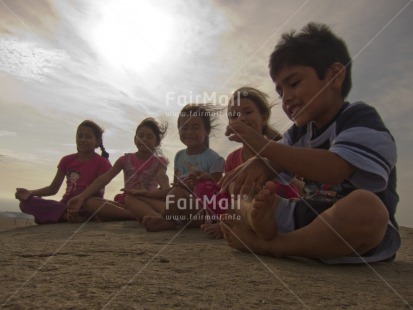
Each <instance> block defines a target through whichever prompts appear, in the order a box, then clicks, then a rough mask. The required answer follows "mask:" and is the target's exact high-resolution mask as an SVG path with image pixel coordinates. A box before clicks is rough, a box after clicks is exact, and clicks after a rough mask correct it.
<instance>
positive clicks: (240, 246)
mask: <svg viewBox="0 0 413 310" xmlns="http://www.w3.org/2000/svg"><path fill="white" fill-rule="evenodd" d="M220 225H221V229H222V232H223V235H224V238H225V240H226V241H227V243H228V245H229V246H230V247H232V248H234V249H236V250H239V251H243V252H252V253H256V254H259V255H271V253H270V251H269V245H267V243H269V241H265V240H262V239H260V238H259V237H258V236H257V234H256V233H255V232H254V231H253V230H251V229H250V228H249V227H248V226H247V225H246V223H245V222H244V221H243V220H242V219H241V220H237V219H234V217H233V216H232V215H231V214H223V215H222V216H221V223H220Z"/></svg>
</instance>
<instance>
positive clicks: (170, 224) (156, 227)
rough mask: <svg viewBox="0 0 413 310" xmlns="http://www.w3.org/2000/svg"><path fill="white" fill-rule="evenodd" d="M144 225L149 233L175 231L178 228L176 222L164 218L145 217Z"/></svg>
mask: <svg viewBox="0 0 413 310" xmlns="http://www.w3.org/2000/svg"><path fill="white" fill-rule="evenodd" d="M142 225H143V226H144V227H145V228H146V230H147V231H161V230H173V229H175V228H176V222H175V221H167V220H166V219H165V218H164V217H163V216H144V217H143V219H142Z"/></svg>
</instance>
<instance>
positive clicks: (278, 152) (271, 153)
mask: <svg viewBox="0 0 413 310" xmlns="http://www.w3.org/2000/svg"><path fill="white" fill-rule="evenodd" d="M252 131H253V130H252V129H251V128H250V127H248V126H247V125H245V124H244V123H242V122H237V123H234V124H232V125H231V128H229V129H228V130H227V133H226V134H227V135H230V140H234V139H235V137H236V136H238V138H239V137H241V138H242V139H243V140H244V141H246V145H247V146H248V148H250V149H251V150H253V151H254V152H257V153H258V152H259V155H260V156H262V157H265V158H268V159H269V160H270V162H271V165H272V166H273V168H274V169H275V170H276V171H281V170H287V171H289V172H291V173H293V174H296V175H299V176H301V177H303V178H306V179H310V180H313V181H319V182H324V183H330V184H337V183H340V182H342V181H343V180H345V179H347V178H349V177H350V176H351V175H352V174H353V173H354V172H355V171H356V168H355V167H354V166H353V165H351V164H350V163H348V162H347V161H345V160H344V159H342V158H341V157H340V156H338V155H337V154H334V153H332V152H330V151H328V150H323V149H311V148H302V147H292V146H288V145H285V144H281V143H277V142H275V141H270V140H268V139H266V138H265V137H263V136H260V135H257V134H256V133H255V132H252Z"/></svg>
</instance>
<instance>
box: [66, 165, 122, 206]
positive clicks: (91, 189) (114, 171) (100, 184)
mask: <svg viewBox="0 0 413 310" xmlns="http://www.w3.org/2000/svg"><path fill="white" fill-rule="evenodd" d="M122 169H123V164H122V162H121V161H120V160H119V159H118V160H117V161H116V162H115V164H114V165H113V167H112V168H110V169H109V170H108V171H106V172H105V173H104V174H102V175H100V176H99V177H98V178H96V180H95V181H93V183H92V184H90V185H89V186H88V187H87V188H86V189H85V190H84V191H83V192H82V193H80V194H79V195H77V196H75V197H72V198H71V199H70V200H69V201H68V202H67V207H68V209H69V211H70V212H77V211H79V209H80V207H81V206H82V204H83V203H84V202H85V200H86V199H88V198H89V197H91V196H93V194H95V193H97V192H98V191H100V190H101V189H102V188H104V187H105V186H106V185H107V184H109V182H110V181H112V179H113V178H114V177H115V176H117V175H118V174H119V172H121V171H122Z"/></svg>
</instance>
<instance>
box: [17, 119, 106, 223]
mask: <svg viewBox="0 0 413 310" xmlns="http://www.w3.org/2000/svg"><path fill="white" fill-rule="evenodd" d="M102 135H103V129H102V128H100V127H99V126H98V125H97V124H95V123H94V122H92V121H88V120H86V121H84V122H82V123H81V124H80V125H79V127H78V128H77V132H76V146H77V153H75V154H71V155H67V156H65V157H63V158H62V159H61V160H60V163H59V165H58V166H57V173H56V176H55V177H54V179H53V181H52V183H51V184H50V185H49V186H46V187H43V188H40V189H35V190H28V189H25V188H17V189H16V194H15V196H16V198H17V199H18V200H20V209H21V210H22V212H24V213H27V214H31V215H33V216H34V218H35V222H36V223H37V224H51V223H57V222H66V221H75V222H76V221H79V220H80V219H82V218H84V214H82V212H80V213H74V214H72V215H71V216H68V215H67V213H66V209H67V201H68V200H69V199H70V198H71V197H73V196H76V195H78V194H80V193H81V192H83V191H84V190H85V189H86V188H87V187H88V186H89V185H90V184H91V183H92V182H93V181H94V180H95V179H96V178H97V177H99V176H100V175H101V174H103V173H105V172H106V171H108V170H109V169H110V168H111V164H110V162H109V161H108V159H107V158H108V157H109V154H108V153H106V151H105V148H104V147H103V143H102ZM97 147H100V148H101V150H102V155H101V156H99V155H98V154H96V153H95V149H96V148H97ZM65 177H66V192H65V194H64V195H63V198H62V200H61V201H55V200H46V199H43V198H41V197H40V196H52V195H55V194H56V193H57V192H58V191H59V189H60V186H61V185H62V183H63V180H64V178H65ZM92 195H93V196H97V197H103V186H102V187H99V188H97V189H96V190H95V191H94V192H93V193H92Z"/></svg>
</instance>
